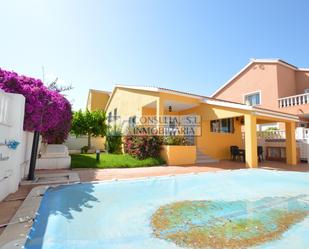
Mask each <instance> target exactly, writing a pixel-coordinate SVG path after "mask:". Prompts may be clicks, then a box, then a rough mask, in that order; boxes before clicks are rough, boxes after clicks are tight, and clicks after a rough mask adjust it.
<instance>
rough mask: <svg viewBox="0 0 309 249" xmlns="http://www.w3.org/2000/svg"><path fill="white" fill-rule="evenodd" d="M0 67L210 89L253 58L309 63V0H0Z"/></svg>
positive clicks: (80, 104) (80, 89)
mask: <svg viewBox="0 0 309 249" xmlns="http://www.w3.org/2000/svg"><path fill="white" fill-rule="evenodd" d="M0 8H1V15H0V23H1V29H0V67H1V68H3V69H7V70H14V71H16V72H18V73H21V74H25V75H29V76H33V77H38V78H42V66H44V68H45V78H46V81H51V80H52V79H54V78H55V77H56V76H57V77H59V79H60V83H61V82H67V83H70V84H72V85H73V87H74V90H72V91H71V92H70V93H69V96H68V98H69V99H70V100H71V101H72V102H73V107H74V109H78V108H85V105H86V99H87V93H88V89H89V88H94V89H101V90H112V88H113V85H114V84H130V85H151V86H153V85H155V86H161V87H167V88H173V89H177V90H183V91H189V92H194V93H198V94H204V95H210V94H212V93H213V92H214V91H215V90H216V89H217V88H218V87H219V86H220V85H222V84H223V83H224V82H225V81H227V80H228V79H230V78H231V76H233V75H234V74H235V73H236V72H238V71H239V70H240V69H241V68H242V67H243V66H244V65H246V64H247V63H248V60H249V59H250V58H282V59H284V60H286V61H288V62H290V63H292V64H295V65H296V66H299V67H309V56H308V55H309V32H308V23H309V15H308V9H309V1H306V0H302V1H301V0H280V1H279V0H272V1H270V0H259V1H248V0H233V1H231V0H212V1H209V0H201V1H198V0H186V1H182V0H177V1H176V0H175V1H172V0H109V1H103V0H27V1H24V0H0Z"/></svg>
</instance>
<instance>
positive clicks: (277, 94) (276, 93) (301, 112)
mask: <svg viewBox="0 0 309 249" xmlns="http://www.w3.org/2000/svg"><path fill="white" fill-rule="evenodd" d="M212 97H214V98H217V99H223V100H228V101H234V102H237V103H243V104H248V105H254V106H258V107H260V108H267V109H271V110H274V111H279V112H285V113H289V114H295V115H298V116H299V118H300V120H301V122H300V123H299V125H300V126H304V127H309V125H308V123H309V68H298V67H296V66H294V65H291V64H289V63H287V62H285V61H283V60H280V59H252V60H251V61H250V62H249V63H248V64H247V65H246V66H245V67H244V68H243V69H242V70H241V71H240V72H238V73H237V74H236V75H235V76H233V77H232V79H230V80H229V81H228V82H226V83H225V84H224V85H223V86H222V87H220V88H219V89H218V90H217V91H216V92H215V93H214V94H213V95H212Z"/></svg>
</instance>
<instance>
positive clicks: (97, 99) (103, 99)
mask: <svg viewBox="0 0 309 249" xmlns="http://www.w3.org/2000/svg"><path fill="white" fill-rule="evenodd" d="M110 94H111V93H110V92H106V91H100V90H94V89H90V90H89V93H88V99H87V105H86V109H88V110H89V111H95V110H105V107H106V104H107V102H108V100H109V96H110Z"/></svg>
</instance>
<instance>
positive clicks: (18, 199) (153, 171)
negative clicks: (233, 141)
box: [0, 161, 309, 234]
mask: <svg viewBox="0 0 309 249" xmlns="http://www.w3.org/2000/svg"><path fill="white" fill-rule="evenodd" d="M260 167H261V168H265V169H275V170H289V171H301V172H309V164H299V165H297V166H288V165H286V164H285V163H279V162H263V163H261V165H260ZM244 168H245V164H244V163H240V162H231V161H221V162H220V163H215V164H208V165H194V166H183V167H180V166H159V167H147V168H131V169H128V168H124V169H78V170H77V169H75V170H73V171H74V172H77V173H78V174H79V177H80V180H81V182H89V181H101V180H110V179H115V178H118V179H126V178H138V177H147V176H163V175H170V174H188V173H194V172H212V171H219V170H235V169H244ZM67 171H69V170H50V171H47V170H44V171H40V172H46V173H47V172H50V173H55V172H67ZM36 186H38V185H23V186H20V188H19V190H18V191H17V192H16V193H14V194H11V195H9V196H8V197H7V198H5V199H4V200H3V201H2V202H0V210H1V212H0V224H4V223H7V222H9V221H10V219H11V218H12V217H13V215H14V214H15V213H16V211H17V209H18V208H19V207H20V205H21V204H22V202H23V200H24V199H25V198H26V196H27V195H28V193H29V192H30V191H31V189H32V188H33V187H36ZM3 230H4V228H0V234H1V233H2V231H3Z"/></svg>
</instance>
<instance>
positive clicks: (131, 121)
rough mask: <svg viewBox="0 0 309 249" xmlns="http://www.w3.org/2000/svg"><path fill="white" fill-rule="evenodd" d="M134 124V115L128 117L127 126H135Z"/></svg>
mask: <svg viewBox="0 0 309 249" xmlns="http://www.w3.org/2000/svg"><path fill="white" fill-rule="evenodd" d="M135 126H136V116H133V117H129V127H135Z"/></svg>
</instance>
